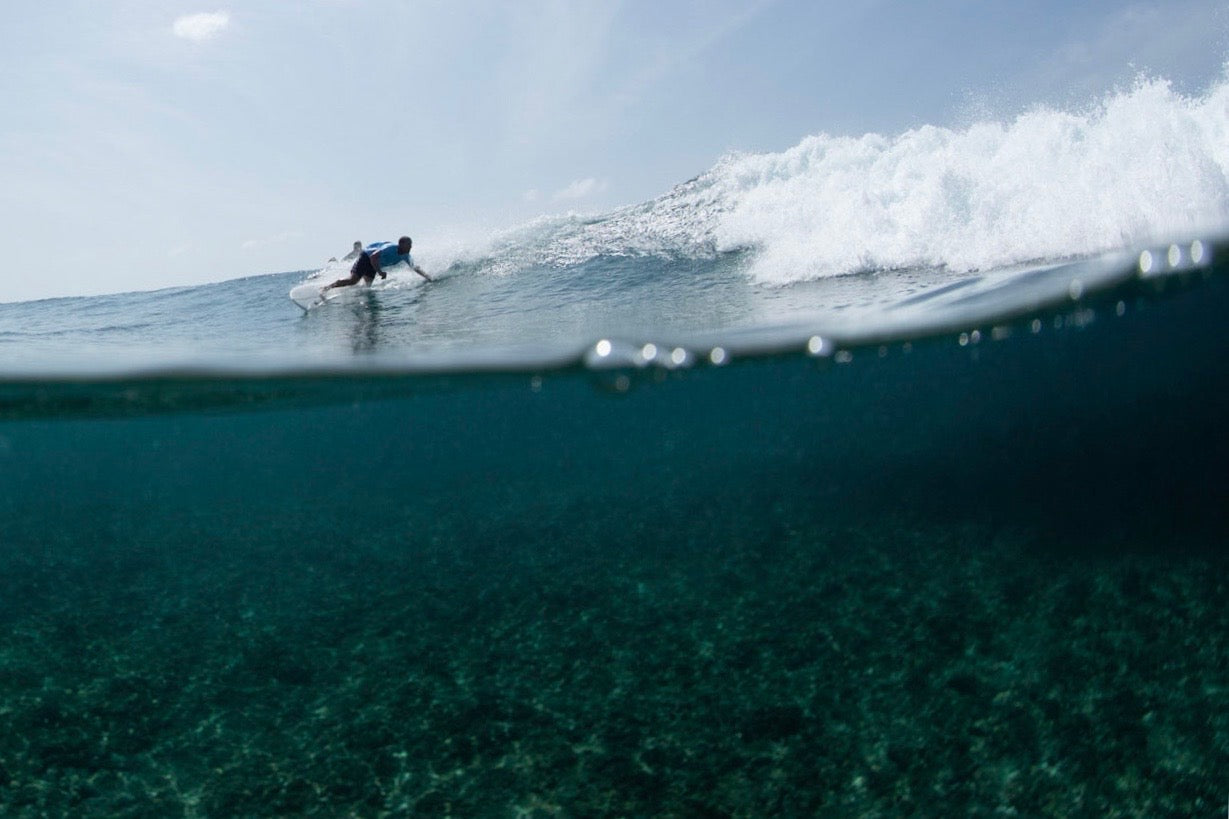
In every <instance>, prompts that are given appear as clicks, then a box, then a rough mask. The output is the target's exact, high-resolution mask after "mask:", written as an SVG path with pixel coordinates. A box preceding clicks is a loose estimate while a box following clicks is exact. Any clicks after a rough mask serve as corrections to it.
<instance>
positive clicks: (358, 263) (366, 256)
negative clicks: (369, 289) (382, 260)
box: [350, 250, 376, 284]
mask: <svg viewBox="0 0 1229 819" xmlns="http://www.w3.org/2000/svg"><path fill="white" fill-rule="evenodd" d="M350 277H351V278H355V277H359V278H362V279H364V280H365V281H366V282H367V283H368V284H371V282H372V281H373V280H374V279H375V277H376V266H375V265H374V264H372V262H371V254H370V253H368V252H367V251H365V250H364V251H363V252H362V253H360V254H359V257H358V259H356V260H355V262H354V266H353V267H351V268H350Z"/></svg>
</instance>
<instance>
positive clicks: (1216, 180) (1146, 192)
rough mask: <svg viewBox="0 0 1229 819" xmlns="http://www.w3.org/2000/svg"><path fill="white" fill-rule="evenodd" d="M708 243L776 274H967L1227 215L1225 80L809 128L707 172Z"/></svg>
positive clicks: (1207, 224) (1188, 227) (1146, 84)
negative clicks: (1006, 116)
mask: <svg viewBox="0 0 1229 819" xmlns="http://www.w3.org/2000/svg"><path fill="white" fill-rule="evenodd" d="M710 175H711V176H712V177H713V180H712V184H713V187H714V188H716V189H719V190H721V191H722V198H724V199H726V200H727V203H728V204H727V206H726V207H724V208H722V209H721V210H722V211H723V212H722V213H720V214H718V215H717V222H716V224H715V225H713V227H712V237H713V239H714V240H715V242H716V246H717V248H718V249H719V250H720V249H733V248H740V247H749V248H754V249H755V250H756V251H757V252H756V254H755V257H754V261H753V263H752V266H751V270H750V272H751V275H752V276H753V277H754V278H755V279H757V280H759V281H761V282H766V283H788V282H792V281H799V280H804V279H810V278H819V277H824V276H831V275H839V274H844V273H850V272H856V271H859V270H864V269H895V268H911V267H934V266H940V265H942V266H947V267H950V268H954V269H961V270H974V269H983V268H990V267H999V266H1004V265H1010V264H1015V263H1018V262H1023V261H1031V260H1036V259H1042V258H1045V259H1051V258H1062V257H1066V256H1073V255H1079V254H1085V253H1094V252H1099V251H1104V250H1109V249H1113V248H1117V247H1121V246H1123V245H1132V244H1138V243H1143V242H1147V241H1152V240H1155V239H1156V238H1158V237H1162V236H1168V235H1173V234H1183V233H1188V232H1194V231H1199V230H1206V229H1208V228H1212V227H1220V228H1222V229H1223V226H1224V225H1225V223H1226V222H1229V79H1227V80H1225V81H1222V82H1221V83H1220V84H1219V85H1217V86H1216V87H1214V88H1213V89H1212V90H1211V91H1209V93H1208V94H1206V95H1205V96H1203V97H1201V98H1188V97H1184V96H1182V95H1180V94H1177V93H1175V92H1174V91H1173V89H1172V88H1171V87H1170V85H1169V84H1168V83H1167V82H1165V81H1162V80H1150V81H1140V82H1139V83H1137V85H1136V86H1135V87H1134V88H1133V89H1132V90H1130V91H1128V92H1123V93H1118V94H1115V95H1112V96H1110V97H1109V98H1107V99H1106V100H1104V101H1103V102H1102V103H1101V104H1100V105H1098V106H1096V107H1095V108H1094V109H1092V110H1090V111H1087V112H1083V113H1072V112H1064V111H1055V110H1048V109H1038V110H1034V111H1030V112H1028V113H1026V114H1023V115H1021V116H1019V117H1017V118H1016V119H1015V120H1013V121H1011V122H994V121H989V122H981V123H977V124H975V125H973V126H971V127H968V128H966V129H964V130H951V129H946V128H938V127H933V126H926V127H923V128H918V129H916V130H912V131H908V132H906V133H903V134H901V135H899V136H896V137H891V138H889V137H884V136H880V135H876V134H869V135H866V136H864V137H861V138H857V139H852V138H842V137H830V136H823V135H820V136H812V137H808V138H807V139H804V140H803V141H802V142H801V143H799V144H798V145H797V146H795V147H794V148H791V149H790V150H788V151H785V152H783V153H777V154H757V155H747V156H736V157H730V158H728V159H727V160H726V161H725V162H723V163H721V164H720V165H718V166H717V167H716V168H714V169H713V171H712V172H711V173H710Z"/></svg>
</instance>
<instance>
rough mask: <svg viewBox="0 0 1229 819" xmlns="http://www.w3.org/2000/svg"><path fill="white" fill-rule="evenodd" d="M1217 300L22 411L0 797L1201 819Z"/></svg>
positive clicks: (1111, 291)
mask: <svg viewBox="0 0 1229 819" xmlns="http://www.w3.org/2000/svg"><path fill="white" fill-rule="evenodd" d="M1212 247H1213V245H1211V244H1209V245H1208V248H1209V258H1211V252H1210V249H1211V248H1212ZM1225 252H1226V249H1225V248H1223V247H1220V246H1216V255H1215V258H1216V259H1223V258H1229V256H1226V255H1225ZM1132 261H1134V257H1132ZM1060 269H1061V270H1062V271H1065V272H1064V273H1062V276H1060V278H1061V277H1066V278H1070V277H1071V276H1072V275H1077V276H1084V277H1089V276H1090V275H1091V274H1089V273H1088V271H1087V270H1086V269H1085V268H1083V267H1080V266H1078V265H1077V266H1075V267H1074V268H1060ZM1073 271H1074V272H1073ZM1226 274H1227V271H1226V270H1225V268H1224V267H1223V265H1220V264H1219V263H1211V264H1205V265H1203V266H1201V267H1199V268H1198V269H1192V270H1189V271H1187V272H1180V273H1178V274H1174V275H1166V276H1164V277H1161V278H1148V277H1143V276H1141V275H1140V274H1139V272H1138V269H1137V268H1136V267H1134V266H1132V267H1129V268H1128V269H1127V270H1125V271H1123V275H1122V276H1121V277H1120V278H1121V279H1122V280H1121V281H1119V282H1117V283H1115V284H1112V285H1109V286H1106V287H1105V288H1103V289H1102V290H1101V291H1098V292H1094V293H1090V294H1082V295H1081V299H1080V300H1078V301H1072V300H1070V298H1069V297H1067V298H1065V299H1064V300H1063V301H1061V302H1060V303H1059V304H1057V305H1055V306H1053V307H1050V308H1043V309H1033V310H1029V311H1018V310H1016V309H1014V307H1013V308H1012V309H1007V310H1004V313H1005V314H1008V315H1011V316H1013V317H1011V318H1008V319H1004V320H1002V321H997V322H986V323H983V324H981V325H977V326H974V325H970V326H968V327H967V328H966V329H965V330H962V331H959V332H956V331H952V332H934V333H920V334H914V335H911V336H907V337H904V336H900V337H897V338H895V339H893V340H890V341H884V342H883V343H866V344H862V345H856V344H845V345H837V344H835V343H834V344H833V345H832V349H830V350H827V351H824V349H823V345H822V344H819V345H816V344H815V343H813V342H812V340H811V339H812V338H813V337H812V336H808V335H805V334H803V335H802V336H799V338H798V339H797V343H795V344H791V345H783V346H782V347H781V349H776V350H773V351H770V352H760V353H757V354H750V353H744V354H742V355H733V354H731V355H730V357H729V360H728V361H726V362H724V363H723V364H722V365H721V366H716V365H713V364H712V363H711V361H710V360H709V359H707V358H706V357H705V356H706V353H705V351H704V350H701V349H700V348H696V349H695V350H692V351H690V353H691V355H692V359H693V363H692V364H691V365H690V366H684V367H678V368H672V367H666V366H661V365H644V364H643V362H642V363H641V364H636V363H624V364H623V365H621V366H614V367H612V368H608V367H605V366H604V365H603V364H602V362H601V359H600V358H598V357H596V354H595V353H593V352H592V351H590V352H589V353H588V354H582V355H580V356H578V358H577V360H576V361H575V362H574V363H570V362H564V363H561V364H550V363H545V364H542V365H541V366H535V367H511V366H506V367H502V368H496V369H495V370H493V371H483V370H463V369H445V370H443V371H440V370H438V369H436V370H431V371H428V372H420V371H414V370H412V369H411V370H409V371H396V370H394V369H391V366H390V365H389V364H388V361H387V360H386V359H383V358H380V357H379V356H376V357H375V359H373V360H374V361H375V362H377V364H378V366H377V367H376V369H375V370H356V371H345V372H337V371H335V370H334V369H330V368H324V369H323V370H314V369H311V368H310V367H309V368H306V369H300V370H295V371H293V372H289V373H282V374H277V375H271V374H269V373H256V374H252V373H243V374H239V375H233V374H232V375H225V374H217V373H215V374H202V373H177V374H154V375H142V374H137V373H130V374H127V375H123V376H114V377H108V378H106V379H102V380H98V379H94V380H90V379H81V378H49V377H43V378H32V377H22V378H13V379H10V380H9V381H8V383H7V384H6V385H5V388H4V397H3V400H2V401H0V411H2V412H3V415H4V418H5V419H6V420H5V421H3V422H2V423H0V464H2V466H3V472H2V473H0V498H2V501H0V503H2V504H3V506H2V507H0V508H2V513H3V517H2V519H3V533H4V537H3V551H2V553H0V562H2V564H3V570H2V571H0V622H2V623H3V629H2V630H0V656H2V657H3V662H2V663H0V703H3V707H0V785H2V787H0V805H2V807H3V809H4V811H5V812H6V813H9V814H15V815H45V814H56V815H68V814H82V813H85V814H92V815H132V816H135V815H184V816H192V815H207V816H232V815H275V814H283V815H284V814H318V815H347V814H359V815H382V814H387V815H409V814H416V815H447V814H451V815H494V816H500V815H507V816H511V815H539V816H546V815H552V814H554V813H560V812H561V813H564V814H567V815H633V814H635V815H643V814H647V813H668V814H675V815H769V814H777V815H780V814H786V815H809V814H814V813H817V812H818V813H823V812H832V813H858V814H871V815H895V814H898V813H901V812H918V813H923V814H946V813H951V812H958V813H965V812H967V813H974V814H983V813H985V814H989V813H992V812H995V811H999V810H1014V811H1017V812H1019V813H1021V814H1025V815H1037V814H1051V813H1060V814H1061V813H1092V814H1114V813H1115V812H1116V811H1119V812H1124V813H1145V814H1149V815H1165V814H1172V815H1179V814H1186V815H1197V814H1200V813H1207V814H1209V815H1211V814H1213V813H1215V811H1217V810H1219V809H1220V808H1218V807H1217V806H1218V805H1220V804H1221V803H1222V802H1223V799H1224V796H1225V794H1224V781H1223V772H1224V770H1225V769H1226V763H1227V762H1229V698H1227V697H1226V690H1227V689H1226V686H1229V679H1227V678H1226V671H1225V670H1226V669H1227V668H1229V644H1227V643H1226V640H1225V635H1226V634H1229V615H1227V614H1226V612H1225V607H1224V605H1223V603H1224V599H1225V598H1224V595H1225V591H1226V588H1227V583H1229V571H1227V569H1229V552H1226V550H1225V535H1226V531H1227V526H1226V524H1227V521H1226V518H1225V515H1226V512H1225V510H1226V508H1229V507H1227V506H1226V494H1227V493H1226V482H1225V473H1224V464H1225V463H1226V455H1229V452H1226V449H1227V448H1229V445H1227V443H1226V437H1225V435H1224V434H1223V423H1224V421H1223V419H1224V418H1225V417H1227V415H1226V412H1227V411H1229V393H1227V392H1226V389H1225V385H1226V383H1229V382H1227V381H1226V367H1227V366H1229V365H1227V363H1226V362H1229V356H1226V349H1225V347H1226V343H1225V340H1224V334H1223V331H1222V329H1221V328H1222V325H1223V316H1224V315H1225V311H1226V307H1227V302H1229V290H1227V287H1229V278H1227V275H1226ZM1050 275H1051V276H1053V275H1054V274H1050ZM271 278H272V279H274V280H277V279H279V278H287V277H271ZM1110 278H1114V277H1110ZM274 283H275V282H266V281H264V280H262V279H258V280H248V281H247V283H240V284H233V285H228V286H227V287H232V288H244V287H254V286H256V284H259V285H260V286H264V285H265V284H269V285H270V286H271V285H272V284H274ZM276 283H278V284H279V287H278V288H277V289H279V290H280V289H281V287H280V285H281V284H285V282H276ZM970 287H971V288H976V287H977V284H976V283H973V284H968V285H966V286H965V288H964V289H966V290H967V288H970ZM1020 288H1021V286H1020V285H1019V284H1015V285H1012V287H1010V288H1009V289H1010V290H1011V291H1012V292H1016V291H1018V290H1020ZM961 289H962V288H960V287H957V288H955V289H951V288H950V287H948V288H947V292H948V293H955V292H959V291H960V290H961ZM1064 289H1065V287H1064ZM202 295H204V294H201V293H192V292H189V293H187V294H181V295H180V296H177V297H184V296H187V297H192V298H197V297H201V296H202ZM382 295H387V294H370V295H369V296H364V297H363V298H379V297H381V296H382ZM210 297H211V298H212V296H210ZM283 297H284V293H283ZM421 297H422V298H424V299H425V298H426V297H427V295H426V294H423V295H422V296H421ZM128 298H131V299H137V300H144V299H155V300H157V299H163V298H169V296H166V295H163V296H149V295H137V296H131V297H128ZM245 298H246V297H245ZM932 298H933V299H942V296H941V295H939V296H934V297H932ZM996 298H999V299H1000V300H1001V298H1002V296H1001V294H1000V295H999V296H997V297H996ZM930 300H932V299H927V298H923V299H922V302H923V303H925V302H927V301H930ZM974 301H976V299H974ZM86 304H87V305H89V302H87V303H86ZM278 306H279V307H281V306H285V305H282V304H281V303H280V302H279V305H278ZM44 307H45V306H44ZM44 307H40V306H38V305H34V306H25V307H22V308H20V309H21V310H24V311H27V314H28V313H29V312H30V311H37V310H41V309H44ZM332 307H333V305H330V306H328V307H327V308H324V309H330V310H331V309H332ZM290 308H291V309H292V310H297V308H294V307H293V305H290ZM10 309H11V310H16V309H18V308H10ZM56 309H60V306H59V305H57V306H56ZM360 309H361V308H360ZM902 309H903V308H902ZM946 310H947V308H943V310H940V311H939V312H943V313H944V314H945V315H946V312H945V311H946ZM130 312H131V311H130ZM342 315H343V314H342V313H338V316H336V317H333V318H335V319H337V320H341V319H340V317H341V316H342ZM345 315H348V314H345ZM315 321H316V318H315V317H314V316H311V315H310V314H309V315H306V316H296V317H294V318H293V319H291V320H290V321H289V323H288V324H287V330H286V332H289V333H299V332H313V331H314V330H313V329H307V328H314V324H312V323H313V322H315ZM295 322H297V323H295ZM322 326H323V325H322ZM897 333H898V336H899V328H898V329H897ZM765 335H766V336H768V337H771V338H772V339H774V340H777V339H780V338H781V337H782V336H783V333H782V332H780V331H777V332H774V333H766V334H765ZM730 339H731V340H737V339H735V338H734V335H733V334H731V335H730ZM231 343H234V342H233V340H232V342H231ZM743 344H744V346H747V347H755V346H756V345H755V344H750V343H748V342H746V341H745V340H743ZM615 346H616V347H617V345H615ZM816 349H818V350H820V352H819V354H818V355H816V354H813V353H812V352H810V350H816ZM642 357H643V356H642ZM360 360H365V359H362V358H361V357H360ZM586 362H588V365H586Z"/></svg>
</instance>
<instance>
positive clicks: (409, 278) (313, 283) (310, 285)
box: [290, 265, 423, 310]
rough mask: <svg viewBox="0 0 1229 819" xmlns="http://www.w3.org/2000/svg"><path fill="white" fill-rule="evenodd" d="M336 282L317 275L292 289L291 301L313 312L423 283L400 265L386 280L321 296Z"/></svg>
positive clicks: (336, 288) (342, 288) (334, 290)
mask: <svg viewBox="0 0 1229 819" xmlns="http://www.w3.org/2000/svg"><path fill="white" fill-rule="evenodd" d="M322 272H323V271H322ZM335 280H336V279H335V278H334V277H332V275H331V274H330V275H323V276H322V275H320V274H319V273H317V274H316V275H314V276H312V277H311V278H310V279H308V280H307V281H305V282H301V283H300V284H296V285H295V286H294V287H292V288H290V300H291V301H293V302H294V303H295V304H297V305H299V307H302V308H303V309H304V310H312V309H315V308H316V307H319V306H320V305H322V304H327V303H328V302H331V301H334V300H337V299H345V298H349V299H353V298H357V297H359V296H361V295H362V294H365V293H371V292H375V291H381V290H404V289H407V288H410V287H417V286H418V285H419V284H421V283H422V281H423V279H422V278H420V277H419V276H418V274H416V273H407V272H406V270H405V269H404V265H399V266H398V267H397V268H394V270H393V271H391V272H389V274H388V277H387V278H385V279H376V280H375V281H374V282H372V283H371V284H364V283H362V282H359V283H358V284H354V285H350V286H349V287H334V288H333V289H332V290H330V291H329V292H327V293H324V294H321V291H323V290H324V287H325V285H326V284H328V283H329V282H331V281H335Z"/></svg>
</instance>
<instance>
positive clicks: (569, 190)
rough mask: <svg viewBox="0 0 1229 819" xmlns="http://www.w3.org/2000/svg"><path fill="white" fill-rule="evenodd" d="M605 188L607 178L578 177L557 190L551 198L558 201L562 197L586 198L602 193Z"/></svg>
mask: <svg viewBox="0 0 1229 819" xmlns="http://www.w3.org/2000/svg"><path fill="white" fill-rule="evenodd" d="M605 190H606V180H604V179H602V180H598V179H594V178H593V177H589V178H588V179H577V180H576V181H575V182H573V183H572V184H570V185H568V186H567V187H566V188H564V189H563V190H559V191H555V194H554V195H553V196H552V197H551V198H552V199H554V200H555V201H556V202H558V201H559V200H561V199H584V198H586V197H589V196H593V195H594V194H597V193H602V192H603V191H605Z"/></svg>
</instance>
